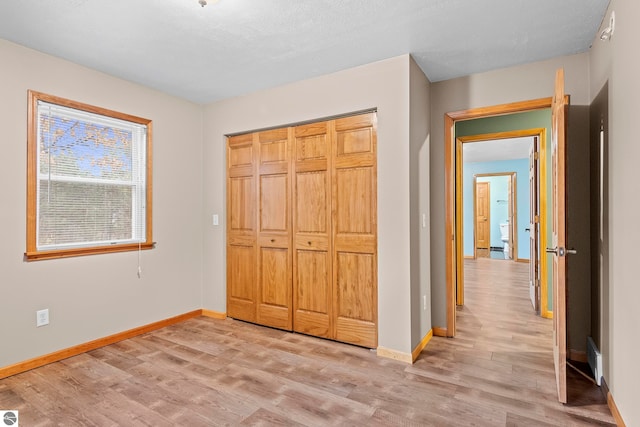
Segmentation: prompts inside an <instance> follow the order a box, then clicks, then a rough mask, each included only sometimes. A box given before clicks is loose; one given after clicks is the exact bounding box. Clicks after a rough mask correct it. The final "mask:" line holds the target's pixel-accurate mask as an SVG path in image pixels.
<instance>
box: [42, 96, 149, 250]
mask: <svg viewBox="0 0 640 427" xmlns="http://www.w3.org/2000/svg"><path fill="white" fill-rule="evenodd" d="M37 123H38V124H37V126H38V128H37V139H38V155H37V157H38V158H37V162H36V165H37V172H36V175H37V229H36V248H37V250H39V251H46V250H55V249H67V248H81V247H93V246H108V245H118V244H131V243H139V242H144V241H145V230H146V220H145V219H146V206H145V205H146V182H145V180H146V167H147V165H146V159H147V153H146V146H147V144H146V138H147V127H146V126H145V125H141V124H138V123H133V122H128V121H125V120H120V119H116V118H112V117H108V116H104V115H100V114H94V113H90V112H87V111H82V110H78V109H73V108H68V107H63V106H60V105H56V104H51V103H48V102H44V101H38V110H37Z"/></svg>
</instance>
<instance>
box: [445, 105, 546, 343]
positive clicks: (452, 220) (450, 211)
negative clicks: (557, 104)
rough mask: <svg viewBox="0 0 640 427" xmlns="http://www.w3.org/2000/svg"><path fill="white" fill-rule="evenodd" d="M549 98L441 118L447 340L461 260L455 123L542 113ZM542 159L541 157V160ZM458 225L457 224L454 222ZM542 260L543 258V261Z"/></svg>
mask: <svg viewBox="0 0 640 427" xmlns="http://www.w3.org/2000/svg"><path fill="white" fill-rule="evenodd" d="M551 101H552V98H551V97H548V98H540V99H534V100H530V101H520V102H513V103H509V104H500V105H495V106H491V107H481V108H474V109H467V110H460V111H452V112H448V113H445V115H444V138H445V140H444V144H445V150H444V163H445V283H446V308H447V309H446V318H447V336H448V337H453V336H455V332H456V298H455V289H456V276H457V270H458V266H459V264H461V261H462V260H458V259H457V257H456V253H455V252H456V250H457V249H456V247H459V246H460V242H456V240H457V239H456V236H460V234H459V233H456V232H455V227H456V217H455V212H456V207H455V196H456V194H455V184H456V176H457V174H458V168H457V167H456V163H457V161H459V159H457V157H458V156H456V155H455V152H454V150H455V149H456V141H455V129H454V126H455V123H456V122H457V121H462V120H470V119H477V118H483V117H491V116H498V115H503V114H514V113H521V112H526V111H534V110H542V109H546V108H551ZM541 157H542V156H541ZM457 222H459V221H457ZM542 258H544V257H542Z"/></svg>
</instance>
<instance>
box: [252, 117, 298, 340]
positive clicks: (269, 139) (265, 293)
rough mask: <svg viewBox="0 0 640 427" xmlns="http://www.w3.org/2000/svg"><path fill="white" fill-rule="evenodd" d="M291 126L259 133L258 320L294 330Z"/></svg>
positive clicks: (276, 326)
mask: <svg viewBox="0 0 640 427" xmlns="http://www.w3.org/2000/svg"><path fill="white" fill-rule="evenodd" d="M289 132H291V130H290V129H287V128H285V129H275V130H270V131H264V132H260V133H258V134H257V135H256V138H257V147H258V200H257V206H258V281H257V287H258V292H257V304H258V307H257V322H258V323H260V324H261V325H266V326H272V327H275V328H280V329H287V330H291V329H292V308H291V302H292V301H291V279H292V277H291V274H292V273H291V271H292V265H291V263H292V261H291V215H290V212H291V207H290V205H289V200H291V183H290V174H289V167H290V157H291V156H290V145H291V144H290V143H289V139H290V138H289Z"/></svg>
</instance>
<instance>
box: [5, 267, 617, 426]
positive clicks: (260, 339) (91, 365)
mask: <svg viewBox="0 0 640 427" xmlns="http://www.w3.org/2000/svg"><path fill="white" fill-rule="evenodd" d="M466 264H467V268H466V270H465V271H466V295H465V296H466V302H467V305H466V306H465V307H464V308H463V309H461V310H459V313H458V332H459V335H458V337H457V338H455V339H446V338H438V337H434V338H433V339H432V341H431V342H430V343H429V344H428V345H427V347H426V349H425V350H424V351H423V352H422V354H421V355H420V357H419V358H418V360H417V361H416V363H415V364H414V365H407V364H405V363H402V362H397V361H393V360H389V359H384V358H380V357H377V356H376V354H375V352H373V351H370V350H367V349H363V348H359V347H353V346H350V345H347V344H340V343H335V342H331V341H325V340H322V339H319V338H312V337H307V336H304V335H298V334H291V333H287V332H282V331H278V330H274V329H268V328H264V327H260V326H255V325H251V324H248V323H243V322H239V321H235V320H231V319H227V320H215V319H210V318H205V317H201V318H196V319H191V320H188V321H186V322H183V323H180V324H177V325H173V326H170V327H167V328H164V329H161V330H158V331H155V332H152V333H149V334H145V335H142V336H139V337H136V338H133V339H129V340H126V341H122V342H120V343H117V344H113V345H110V346H108V347H104V348H101V349H98V350H94V351H91V352H89V353H86V354H83V355H80V356H76V357H72V358H69V359H67V360H64V361H62V362H58V363H53V364H51V365H48V366H44V367H42V368H38V369H34V370H32V371H29V372H25V373H23V374H19V375H15V376H13V377H9V378H6V379H4V380H0V409H17V410H19V411H20V412H19V415H20V421H21V424H20V425H21V426H49V425H65V426H67V425H68V426H87V425H89V426H91V425H97V426H113V425H118V426H171V425H184V426H212V425H311V426H321V425H348V426H360V425H362V426H376V425H379V426H387V425H407V426H410V425H416V426H417V425H434V426H471V425H475V426H504V425H507V426H529V425H530V426H547V425H552V426H562V425H567V426H568V425H571V426H574V425H614V424H613V418H612V417H611V415H610V413H609V411H608V409H607V407H606V404H605V403H604V400H603V399H602V396H601V394H600V391H599V390H598V389H597V387H595V386H593V385H592V384H591V383H589V382H588V381H587V380H583V379H582V377H580V376H579V375H574V374H573V373H571V372H570V373H571V376H570V380H569V384H570V387H569V390H570V394H569V399H570V402H571V403H569V404H568V405H566V406H563V405H562V404H559V403H557V400H556V396H555V383H554V373H553V362H552V351H551V342H550V340H551V322H550V321H549V320H546V319H541V318H539V317H536V316H535V315H533V314H532V312H531V309H530V304H529V302H528V290H527V288H526V286H527V277H526V275H527V265H526V264H518V263H515V262H509V261H499V260H491V259H481V260H477V261H472V260H467V262H466Z"/></svg>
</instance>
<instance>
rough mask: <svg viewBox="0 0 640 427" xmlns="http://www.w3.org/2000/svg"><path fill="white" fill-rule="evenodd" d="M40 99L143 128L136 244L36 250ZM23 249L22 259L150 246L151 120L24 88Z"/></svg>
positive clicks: (48, 257)
mask: <svg viewBox="0 0 640 427" xmlns="http://www.w3.org/2000/svg"><path fill="white" fill-rule="evenodd" d="M39 101H43V102H47V103H50V104H55V105H59V106H62V107H67V108H72V109H76V110H80V111H84V112H88V113H93V114H98V115H102V116H106V117H110V118H115V119H119V120H124V121H128V122H132V123H136V124H141V125H144V126H146V128H147V137H146V176H145V181H146V182H145V185H146V194H145V196H146V210H145V221H146V224H145V239H144V241H141V242H137V243H124V244H110V245H102V246H82V247H73V248H64V249H53V250H38V248H37V226H38V176H37V173H38V163H37V162H38V150H39V141H38V102H39ZM27 110H28V111H27V113H28V116H27V250H26V252H25V254H24V257H25V260H26V261H37V260H43V259H54V258H65V257H75V256H83V255H94V254H104V253H114V252H127V251H139V250H146V249H153V248H154V247H155V243H154V242H153V222H152V217H153V209H152V200H153V181H152V171H153V162H152V157H153V156H152V139H153V138H152V134H153V132H152V121H151V120H149V119H144V118H141V117H136V116H132V115H129V114H125V113H120V112H117V111H113V110H109V109H106V108H101V107H96V106H93V105H89V104H84V103H82V102H77V101H72V100H69V99H65V98H61V97H58V96H54V95H48V94H45V93H42V92H37V91H34V90H29V91H28V105H27Z"/></svg>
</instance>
